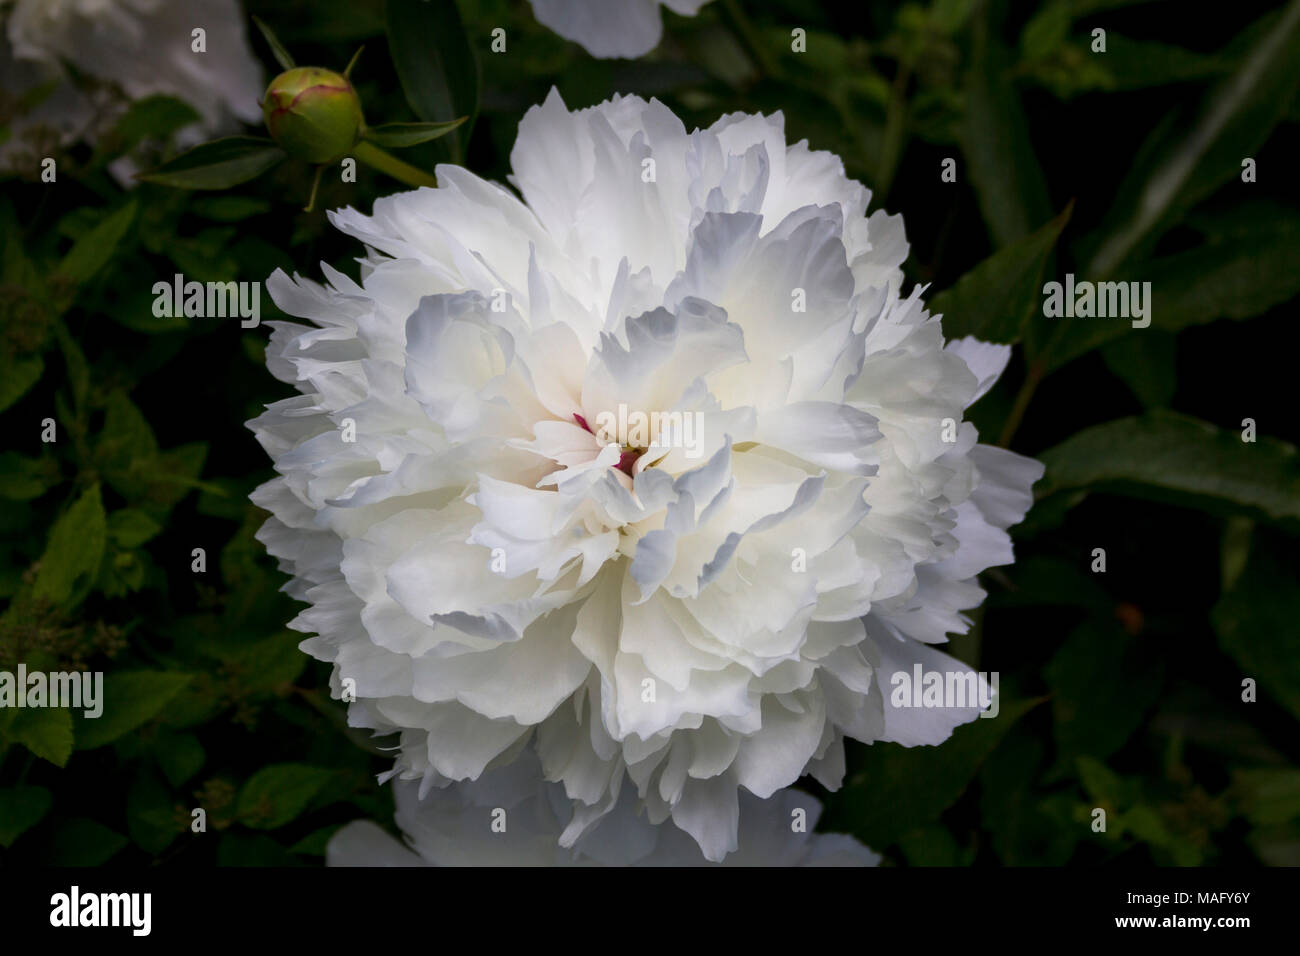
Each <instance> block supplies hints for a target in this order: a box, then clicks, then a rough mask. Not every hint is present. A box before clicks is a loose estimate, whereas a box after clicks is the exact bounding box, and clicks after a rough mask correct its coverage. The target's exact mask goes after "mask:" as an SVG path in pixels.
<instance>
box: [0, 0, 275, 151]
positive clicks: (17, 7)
mask: <svg viewBox="0 0 1300 956" xmlns="http://www.w3.org/2000/svg"><path fill="white" fill-rule="evenodd" d="M0 19H2V20H3V26H4V32H3V37H0V89H3V94H4V95H3V99H4V106H3V112H4V114H5V116H6V118H7V121H8V122H9V125H10V138H9V140H8V142H6V143H5V145H4V147H3V148H0V162H2V163H3V164H4V165H5V166H6V167H13V166H15V165H20V164H26V165H28V166H30V165H31V164H32V163H33V162H34V161H35V162H39V159H40V157H43V156H46V155H49V153H50V152H51V151H52V150H53V149H54V148H56V147H58V146H61V145H67V144H69V143H72V142H74V141H76V140H78V139H88V140H94V139H95V138H96V136H97V135H98V134H100V133H101V132H103V131H104V130H105V129H107V128H108V127H111V125H112V123H113V121H114V120H115V119H116V118H117V116H118V115H119V114H120V112H121V109H122V108H123V106H124V105H125V104H124V100H129V99H140V98H143V97H146V96H151V95H155V94H164V95H168V96H175V97H177V98H179V99H182V100H184V101H185V102H187V103H189V104H190V105H191V106H193V107H194V109H195V110H196V111H197V112H198V113H199V115H200V117H201V118H202V122H201V123H200V124H198V125H197V126H195V127H191V128H190V129H188V130H186V131H185V134H184V136H183V139H184V141H186V142H189V143H194V142H198V141H199V140H200V139H202V138H204V137H205V136H207V135H210V134H212V133H215V132H219V131H222V130H226V129H229V128H230V127H232V126H233V125H234V124H233V120H234V119H239V120H243V121H244V122H249V123H251V122H257V121H259V120H260V119H261V109H260V107H259V106H258V100H259V99H260V97H261V94H262V87H263V85H264V83H263V77H262V69H261V66H260V65H259V64H258V62H257V60H255V59H254V58H253V54H252V51H251V50H250V49H249V46H248V37H247V34H246V31H245V28H244V17H243V13H242V11H241V10H240V6H239V3H238V2H237V0H0ZM196 29H202V30H203V31H204V34H205V35H204V41H203V42H204V48H205V52H196V51H195V50H194V49H193V46H194V42H195V41H194V37H193V31H194V30H196ZM65 61H66V62H69V63H72V64H73V65H74V66H75V67H76V69H77V71H78V72H79V73H81V74H83V76H84V79H85V80H86V81H87V83H88V85H82V84H79V83H78V82H76V81H75V80H74V78H73V77H72V76H70V75H69V74H68V72H67V69H66V68H65V66H64V63H65ZM24 96H26V97H28V98H30V99H33V100H34V101H35V102H34V103H31V104H25V103H22V102H21V100H22V99H23V98H24ZM33 157H35V159H34V160H33Z"/></svg>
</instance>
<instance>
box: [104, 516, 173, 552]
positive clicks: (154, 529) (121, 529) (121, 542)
mask: <svg viewBox="0 0 1300 956" xmlns="http://www.w3.org/2000/svg"><path fill="white" fill-rule="evenodd" d="M160 531H162V525H160V524H159V523H158V522H157V521H154V519H153V518H151V517H149V515H147V514H145V513H144V512H143V511H140V510H139V509H137V508H123V509H121V510H120V511H114V512H113V513H112V514H110V515H109V516H108V536H109V537H110V538H112V539H113V542H114V543H115V544H116V545H117V546H118V547H120V548H138V547H139V546H140V545H142V544H144V543H145V542H146V541H148V540H149V539H150V538H152V537H154V536H155V535H156V534H158V532H160Z"/></svg>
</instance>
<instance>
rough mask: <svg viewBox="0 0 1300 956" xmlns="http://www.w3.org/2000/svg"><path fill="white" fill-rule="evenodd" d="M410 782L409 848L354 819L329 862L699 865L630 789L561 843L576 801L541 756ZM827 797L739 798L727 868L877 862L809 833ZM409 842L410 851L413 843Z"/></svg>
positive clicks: (403, 819)
mask: <svg viewBox="0 0 1300 956" xmlns="http://www.w3.org/2000/svg"><path fill="white" fill-rule="evenodd" d="M418 790H419V787H418V785H416V784H415V783H413V782H401V781H399V782H398V783H397V784H396V790H395V792H394V796H395V799H396V803H397V825H398V827H399V828H400V829H401V831H402V834H403V836H404V837H405V838H406V844H407V845H403V844H402V843H401V842H399V841H398V840H396V839H394V838H393V837H392V836H390V835H389V833H388V832H387V831H386V830H384V829H383V828H382V827H380V826H378V825H377V824H375V823H372V822H370V821H369V820H358V821H355V822H353V823H349V824H348V825H347V826H345V827H343V828H342V829H340V830H339V831H338V832H337V833H336V834H335V835H334V836H333V837H332V838H331V839H330V842H329V846H328V848H327V850H326V862H327V863H328V864H329V865H330V866H703V865H705V864H706V863H707V862H708V861H706V860H705V859H704V857H703V855H702V854H701V853H700V848H699V847H698V846H697V845H696V843H695V841H694V840H692V839H691V838H690V837H689V836H687V835H686V834H685V833H683V832H682V831H681V830H679V829H677V828H676V827H664V826H659V827H656V826H654V825H652V824H650V823H649V822H648V821H647V820H646V819H645V818H644V817H643V816H638V815H637V813H636V811H635V806H634V801H633V800H632V798H631V793H630V791H625V793H624V796H623V797H622V798H620V800H619V802H618V806H617V807H616V808H615V810H614V812H612V813H610V814H609V815H608V816H606V817H605V818H603V819H602V820H601V821H600V823H599V824H597V825H596V826H595V827H594V828H593V829H592V830H591V832H589V833H587V834H586V835H585V836H584V837H583V838H582V839H581V840H579V841H578V843H577V845H576V846H574V847H573V848H572V849H564V848H562V847H560V846H559V845H558V841H559V837H560V834H561V832H562V831H563V830H564V827H565V822H566V821H567V820H568V819H569V818H570V817H571V816H572V812H573V811H572V805H571V802H570V801H569V799H568V797H567V796H566V795H565V793H564V788H563V787H562V786H560V785H559V784H557V783H545V782H544V781H542V779H541V768H540V767H539V766H538V765H537V761H536V758H531V759H529V758H527V757H526V758H524V759H520V760H517V761H515V762H514V763H513V764H510V765H508V766H505V767H501V768H499V769H495V770H489V771H487V772H486V773H484V774H483V776H482V777H481V778H479V780H477V781H475V782H472V783H458V784H451V785H450V786H448V787H446V788H444V789H435V790H433V791H432V792H430V793H429V794H428V795H427V796H426V797H425V798H424V799H423V800H421V799H420V797H419V794H418ZM820 815H821V803H820V802H819V801H818V800H817V799H816V798H815V797H812V796H809V795H808V794H806V793H800V792H799V791H797V790H781V791H779V792H778V793H776V794H775V795H773V796H772V797H770V798H769V799H767V800H760V799H759V798H758V797H755V796H753V795H752V794H742V795H741V799H740V824H739V835H740V840H739V842H740V846H739V849H738V850H737V851H736V852H735V853H733V854H731V855H730V856H728V857H727V858H726V861H725V862H726V864H727V865H729V866H875V865H876V864H877V863H879V862H880V856H879V854H877V853H873V852H872V851H871V850H869V849H867V848H866V847H865V846H863V845H862V844H861V843H859V842H858V841H857V840H855V839H853V838H852V837H851V836H848V835H846V834H842V833H813V832H812V829H813V826H814V825H815V824H816V822H817V818H818V817H819V816H820ZM408 846H409V848H408Z"/></svg>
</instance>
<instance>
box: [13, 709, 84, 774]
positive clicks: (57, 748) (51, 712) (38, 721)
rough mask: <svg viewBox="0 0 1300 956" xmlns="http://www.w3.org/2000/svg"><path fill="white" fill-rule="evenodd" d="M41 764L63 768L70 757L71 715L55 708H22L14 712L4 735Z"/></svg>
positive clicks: (71, 739) (71, 738)
mask: <svg viewBox="0 0 1300 956" xmlns="http://www.w3.org/2000/svg"><path fill="white" fill-rule="evenodd" d="M5 734H6V736H7V737H8V738H9V739H10V740H12V741H14V742H15V743H20V744H22V745H23V746H24V747H26V748H27V749H28V750H30V751H31V752H32V753H34V754H36V756H38V757H40V758H41V759H42V760H48V761H49V762H50V763H52V764H54V765H55V766H56V767H65V766H67V764H68V758H69V757H70V756H72V741H73V731H72V715H71V714H70V713H68V711H66V710H63V709H62V708H59V707H26V708H23V709H22V710H19V711H17V712H16V713H15V714H14V716H13V717H12V719H11V720H10V722H9V726H8V728H7V729H6V731H5Z"/></svg>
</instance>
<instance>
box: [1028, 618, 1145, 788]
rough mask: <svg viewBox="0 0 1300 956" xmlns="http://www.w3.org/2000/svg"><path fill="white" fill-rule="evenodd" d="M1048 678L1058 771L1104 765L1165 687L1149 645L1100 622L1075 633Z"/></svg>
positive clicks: (1055, 658) (1053, 662) (1054, 659)
mask: <svg viewBox="0 0 1300 956" xmlns="http://www.w3.org/2000/svg"><path fill="white" fill-rule="evenodd" d="M1044 673H1045V676H1046V677H1047V683H1048V686H1049V687H1051V688H1052V715H1053V717H1054V729H1055V734H1056V743H1057V747H1058V751H1059V764H1058V766H1060V765H1066V766H1068V765H1070V764H1071V763H1072V761H1073V759H1074V758H1075V757H1077V756H1080V755H1088V756H1092V757H1096V758H1098V759H1103V760H1104V759H1105V758H1106V757H1108V756H1110V755H1111V754H1112V753H1114V752H1115V751H1116V750H1118V749H1119V748H1120V747H1122V746H1123V745H1124V743H1125V742H1126V741H1127V740H1128V739H1129V737H1131V736H1132V735H1133V732H1134V731H1135V730H1137V728H1138V727H1139V726H1140V725H1141V723H1142V718H1143V716H1144V715H1145V714H1146V712H1147V710H1148V709H1149V708H1150V707H1151V705H1152V704H1153V703H1154V702H1155V700H1156V698H1157V697H1158V696H1159V694H1160V688H1161V685H1162V684H1163V683H1164V665H1163V662H1162V661H1161V660H1160V659H1159V657H1157V656H1156V654H1155V652H1154V650H1153V649H1152V647H1151V646H1150V645H1149V644H1147V643H1144V642H1143V641H1142V640H1141V639H1140V638H1136V637H1131V636H1129V635H1128V634H1126V633H1124V632H1123V631H1122V630H1120V629H1119V628H1118V627H1117V626H1116V625H1114V624H1113V623H1111V622H1101V621H1096V620H1093V621H1088V622H1085V623H1084V624H1082V625H1080V626H1079V627H1078V628H1076V629H1075V631H1074V632H1073V633H1072V634H1071V635H1070V636H1069V638H1067V639H1066V641H1065V643H1064V644H1062V645H1061V647H1060V649H1058V650H1057V652H1056V654H1055V656H1053V657H1052V660H1051V662H1050V663H1049V664H1048V665H1047V669H1046V671H1045V672H1044Z"/></svg>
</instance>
